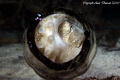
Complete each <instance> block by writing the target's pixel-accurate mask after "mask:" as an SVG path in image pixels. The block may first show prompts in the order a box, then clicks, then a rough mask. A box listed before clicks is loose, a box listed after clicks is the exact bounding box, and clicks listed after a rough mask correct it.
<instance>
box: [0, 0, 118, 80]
mask: <svg viewBox="0 0 120 80" xmlns="http://www.w3.org/2000/svg"><path fill="white" fill-rule="evenodd" d="M85 2H100V3H101V2H102V1H101V0H100V1H99V0H0V68H1V69H0V70H1V71H3V74H2V73H1V74H0V77H1V76H7V77H8V76H11V75H12V74H13V73H11V71H9V70H8V67H6V65H7V64H9V65H15V64H18V63H20V64H21V65H26V63H25V61H24V57H23V55H22V54H21V53H23V51H22V43H23V33H24V30H25V29H26V27H27V25H28V24H29V22H30V19H31V16H32V15H34V14H37V13H38V12H42V11H43V10H44V9H46V8H51V7H67V8H72V9H73V10H75V11H78V12H81V13H82V14H83V15H84V16H85V18H86V19H87V20H88V21H89V22H90V23H91V24H92V25H93V26H94V27H95V33H96V39H97V45H98V47H104V48H103V50H105V52H102V53H104V54H103V55H105V53H108V54H109V53H111V52H107V51H119V50H120V1H117V0H116V1H114V2H116V3H115V4H114V5H112V4H105V3H104V4H91V5H90V4H88V5H87V4H85ZM103 2H108V1H107V0H104V1H103ZM109 2H112V0H109ZM41 14H42V13H41ZM15 44H17V45H15ZM19 44H20V45H19ZM8 45H9V46H8ZM13 47H14V49H13ZM8 50H9V51H8ZM14 50H15V51H14ZM101 50H102V49H101ZM11 51H13V52H14V53H12V52H11ZM18 53H19V54H18ZM119 53H120V52H117V54H119ZM16 54H17V58H16V57H12V59H11V57H10V58H9V56H10V55H16ZM3 57H4V58H3ZM6 57H7V58H6ZM118 58H119V57H118ZM6 59H7V60H9V62H8V63H7V61H6V62H5V60H6ZM14 59H15V60H14ZM110 60H111V59H110ZM108 61H109V60H108ZM13 62H14V63H13ZM97 63H98V62H97ZM113 63H114V62H113ZM119 63H120V62H119V59H118V66H117V68H119V71H120V65H119ZM20 64H19V65H20ZM2 66H4V68H3V67H2ZM14 67H16V66H14ZM21 67H25V66H21ZM27 67H28V66H27ZM27 67H25V70H26V71H27V70H28V69H27ZM11 68H12V67H9V69H11ZM29 69H30V68H29ZM5 70H7V71H9V72H8V73H6V72H5ZM14 70H15V71H14ZM17 70H18V68H15V69H13V72H16V71H17ZM20 70H21V69H20ZM22 70H24V69H23V68H22ZM28 73H30V72H29V71H28ZM19 74H22V73H18V75H19ZM15 75H17V74H14V76H15ZM31 75H32V74H31ZM118 75H120V72H119V74H118ZM14 76H13V77H14ZM22 76H23V75H22ZM24 76H25V75H24ZM29 76H30V75H29ZM29 76H28V77H29ZM4 79H5V80H7V79H6V78H4ZM27 79H28V80H33V79H29V78H27ZM0 80H3V78H0ZM11 80H13V79H11ZM15 80H18V78H17V79H15ZM21 80H23V79H21ZM25 80H26V79H25ZM35 80H37V79H35Z"/></svg>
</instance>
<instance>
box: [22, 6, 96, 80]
mask: <svg viewBox="0 0 120 80" xmlns="http://www.w3.org/2000/svg"><path fill="white" fill-rule="evenodd" d="M43 12H44V13H43V14H42V15H40V14H39V15H40V16H37V18H36V17H34V18H33V20H31V23H30V24H29V26H28V28H27V29H26V32H25V35H24V36H25V38H24V40H25V48H24V55H25V59H26V61H27V63H28V64H29V65H30V66H31V67H32V68H33V69H34V70H35V72H36V73H37V74H38V75H39V76H41V77H43V78H45V79H48V80H72V79H73V78H75V77H77V76H79V75H82V74H84V73H85V72H86V71H87V70H88V69H89V66H90V64H91V62H92V60H93V59H94V57H95V54H96V50H97V46H96V37H95V33H94V28H93V26H92V25H91V24H90V23H89V22H87V20H86V19H85V18H84V17H83V16H82V14H81V13H77V12H75V11H73V10H71V9H67V8H52V9H49V10H46V11H43Z"/></svg>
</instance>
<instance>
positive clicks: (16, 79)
mask: <svg viewBox="0 0 120 80" xmlns="http://www.w3.org/2000/svg"><path fill="white" fill-rule="evenodd" d="M113 75H114V76H120V51H105V50H104V48H103V47H98V50H97V54H96V57H95V59H94V60H93V62H92V64H91V67H90V68H89V70H88V71H87V72H86V73H85V74H83V75H81V76H80V77H79V78H86V77H96V78H99V79H102V78H106V77H109V76H113ZM0 80H43V79H42V78H40V77H39V76H38V75H37V74H36V73H35V72H34V70H33V69H32V68H31V67H29V66H28V64H27V63H26V61H25V59H24V56H23V45H22V44H9V45H4V46H0Z"/></svg>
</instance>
